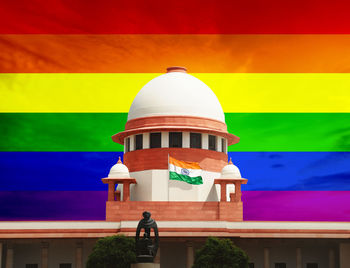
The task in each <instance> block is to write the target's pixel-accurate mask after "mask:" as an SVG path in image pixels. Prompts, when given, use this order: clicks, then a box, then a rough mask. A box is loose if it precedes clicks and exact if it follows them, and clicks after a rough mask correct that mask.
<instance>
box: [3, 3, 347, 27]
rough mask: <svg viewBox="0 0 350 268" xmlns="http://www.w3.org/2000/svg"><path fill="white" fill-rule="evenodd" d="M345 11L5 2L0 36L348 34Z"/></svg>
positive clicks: (305, 6)
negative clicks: (18, 34) (81, 34)
mask: <svg viewBox="0 0 350 268" xmlns="http://www.w3.org/2000/svg"><path fill="white" fill-rule="evenodd" d="M3 2H4V1H3ZM349 7H350V2H349V1H343V0H334V1H325V0H310V1H308V0H289V1H281V0H250V1H249V0H247V1H238V0H221V1H220V0H219V1H212V0H207V1H206V0H186V1H185V0H176V1H164V0H153V1H145V0H125V1H116V0H100V1H82V0H81V1H62V0H47V1H43V0H36V1H34V0H33V1H27V0H16V1H11V0H7V1H6V2H5V3H1V5H0V33H23V34H25V33H28V34H30V33H33V34H34V33H53V34H57V33H97V34H98V33H101V34H102V33H174V34H175V33H218V34H220V33H288V34H291V33H350V19H349V14H350V8H349Z"/></svg>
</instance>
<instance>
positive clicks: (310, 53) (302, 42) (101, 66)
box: [0, 34, 350, 73]
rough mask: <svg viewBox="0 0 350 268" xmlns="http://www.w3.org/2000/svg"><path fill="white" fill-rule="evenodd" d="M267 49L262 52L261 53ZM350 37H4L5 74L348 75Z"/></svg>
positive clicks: (0, 57) (0, 62)
mask: <svg viewBox="0 0 350 268" xmlns="http://www.w3.org/2000/svg"><path fill="white" fill-rule="evenodd" d="M261 51H263V53H261ZM349 65H350V35H306V34H298V35H259V34H255V35H252V34H250V35H248V34H244V35H232V34H228V35H218V34H201V35H196V34H185V35H162V34H147V35H138V34H127V35H120V34H113V35H86V34H80V35H79V34H75V35H52V34H51V35H31V34H29V35H28V34H24V35H0V72H1V73H162V72H164V71H165V68H166V67H168V66H186V67H187V69H188V70H189V71H190V72H192V73H236V72H238V73H348V72H349V67H348V66H349Z"/></svg>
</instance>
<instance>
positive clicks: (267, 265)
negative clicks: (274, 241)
mask: <svg viewBox="0 0 350 268" xmlns="http://www.w3.org/2000/svg"><path fill="white" fill-rule="evenodd" d="M264 268H270V249H269V248H264Z"/></svg>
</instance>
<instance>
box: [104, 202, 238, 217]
mask: <svg viewBox="0 0 350 268" xmlns="http://www.w3.org/2000/svg"><path fill="white" fill-rule="evenodd" d="M144 211H150V212H151V213H152V218H154V219H155V220H158V221H217V220H222V221H242V220H243V204H242V202H239V203H236V202H152V201H149V202H145V201H140V202H139V201H130V202H118V201H108V202H107V205H106V220H107V221H135V220H140V219H141V218H142V212H144Z"/></svg>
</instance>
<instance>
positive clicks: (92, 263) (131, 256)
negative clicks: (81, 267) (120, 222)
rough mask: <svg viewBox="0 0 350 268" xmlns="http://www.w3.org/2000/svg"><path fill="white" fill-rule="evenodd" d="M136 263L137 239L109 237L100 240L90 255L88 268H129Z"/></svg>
mask: <svg viewBox="0 0 350 268" xmlns="http://www.w3.org/2000/svg"><path fill="white" fill-rule="evenodd" d="M134 262H136V252H135V239H133V238H130V237H126V236H122V235H115V236H108V237H104V238H101V239H99V240H98V241H97V242H96V244H95V246H94V248H93V250H92V253H91V254H90V255H89V258H88V261H87V264H86V267H87V268H129V267H130V264H131V263H134Z"/></svg>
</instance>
